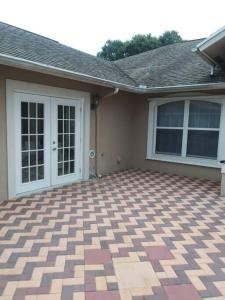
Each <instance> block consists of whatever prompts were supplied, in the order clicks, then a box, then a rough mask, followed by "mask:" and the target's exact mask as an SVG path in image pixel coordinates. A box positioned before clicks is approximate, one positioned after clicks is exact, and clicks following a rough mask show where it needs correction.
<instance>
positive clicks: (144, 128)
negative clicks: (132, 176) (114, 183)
mask: <svg viewBox="0 0 225 300" xmlns="http://www.w3.org/2000/svg"><path fill="white" fill-rule="evenodd" d="M134 111H135V113H134V120H133V141H134V142H133V155H132V161H133V167H135V168H141V169H149V170H156V171H160V172H165V173H172V174H178V175H185V176H190V177H199V178H205V179H212V180H220V179H221V170H220V169H215V168H207V167H199V166H191V165H186V164H179V163H168V162H162V161H154V160H147V159H146V155H147V134H148V101H147V97H143V96H139V97H137V98H136V99H135V102H134Z"/></svg>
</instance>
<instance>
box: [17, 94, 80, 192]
mask: <svg viewBox="0 0 225 300" xmlns="http://www.w3.org/2000/svg"><path fill="white" fill-rule="evenodd" d="M80 106H81V103H80V100H67V99H59V98H53V97H46V96H41V95H32V94H23V93H17V94H16V114H15V142H16V143H15V144H16V151H15V153H16V166H15V169H16V172H15V175H16V193H17V194H19V193H23V192H28V191H32V190H37V189H41V188H46V187H50V186H54V185H57V184H61V183H66V182H71V181H75V180H78V179H80V178H81V165H80V151H81V143H80V137H81V136H80V134H81V132H80V131H81V128H80Z"/></svg>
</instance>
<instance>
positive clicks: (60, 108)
mask: <svg viewBox="0 0 225 300" xmlns="http://www.w3.org/2000/svg"><path fill="white" fill-rule="evenodd" d="M58 119H63V106H62V105H59V106H58Z"/></svg>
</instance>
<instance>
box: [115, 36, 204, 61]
mask: <svg viewBox="0 0 225 300" xmlns="http://www.w3.org/2000/svg"><path fill="white" fill-rule="evenodd" d="M204 39H205V38H198V39H193V40H184V41H181V42H177V43H172V44H168V45H163V46H160V47H157V48H154V49H150V50H147V51H144V52H141V53H138V54H134V55H130V56H127V57H124V58H120V59H117V60H115V61H114V63H116V62H121V61H123V60H125V59H128V58H131V57H132V58H134V57H137V56H139V55H142V54H146V53H147V52H151V51H154V50H157V49H161V48H165V47H169V46H174V45H178V44H184V43H188V42H194V41H199V40H204Z"/></svg>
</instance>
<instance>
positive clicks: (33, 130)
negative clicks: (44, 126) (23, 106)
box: [30, 119, 36, 134]
mask: <svg viewBox="0 0 225 300" xmlns="http://www.w3.org/2000/svg"><path fill="white" fill-rule="evenodd" d="M30 133H31V134H32V133H36V119H30Z"/></svg>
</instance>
